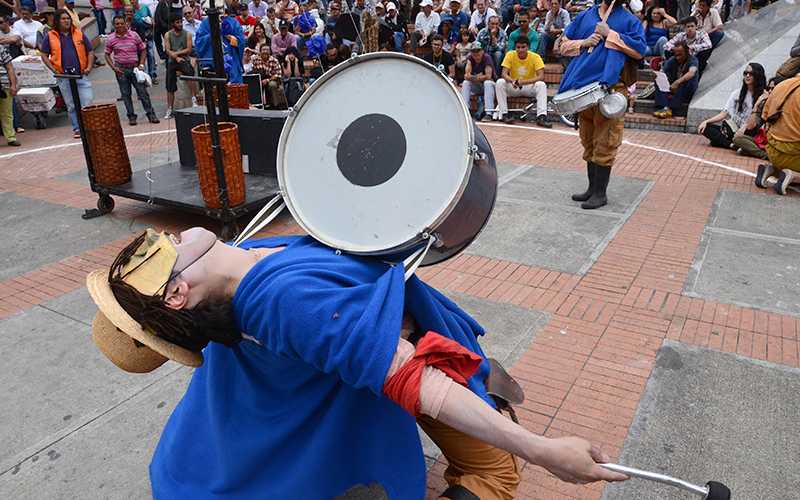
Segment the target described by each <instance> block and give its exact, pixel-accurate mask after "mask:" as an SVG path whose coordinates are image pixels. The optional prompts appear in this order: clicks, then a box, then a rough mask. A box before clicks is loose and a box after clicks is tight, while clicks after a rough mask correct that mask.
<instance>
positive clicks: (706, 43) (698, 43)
mask: <svg viewBox="0 0 800 500" xmlns="http://www.w3.org/2000/svg"><path fill="white" fill-rule="evenodd" d="M681 25H683V31H681V32H680V33H678V34H677V35H675V36H674V37H672V39H671V40H670V41H668V42H667V43H666V45H664V53H665V55H666V56H669V55H671V54H669V52H671V51H672V47H674V46H675V44H676V43H678V42H686V45H687V46H688V47H689V54H691V55H693V56H695V57H696V58H697V62H698V63H699V64H700V66H699V71H700V74H701V75H702V74H703V70H704V69H705V67H706V62H708V57H709V56H710V55H711V39H710V38H708V35H707V34H706V32H705V31H700V30H698V29H697V20H696V19H695V18H694V17H693V16H689V17H687V18H686V19H683V20H681Z"/></svg>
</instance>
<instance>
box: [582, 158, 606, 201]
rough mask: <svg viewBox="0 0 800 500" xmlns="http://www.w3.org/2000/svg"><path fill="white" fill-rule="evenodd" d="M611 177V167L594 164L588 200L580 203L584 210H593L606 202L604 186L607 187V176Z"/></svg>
mask: <svg viewBox="0 0 800 500" xmlns="http://www.w3.org/2000/svg"><path fill="white" fill-rule="evenodd" d="M609 177H611V167H604V166H602V165H595V172H594V190H593V191H592V196H590V197H589V199H588V200H586V201H584V202H583V203H581V208H583V209H584V210H594V209H595V208H600V207H603V206H605V205H606V204H608V199H607V198H606V188H608V178H609Z"/></svg>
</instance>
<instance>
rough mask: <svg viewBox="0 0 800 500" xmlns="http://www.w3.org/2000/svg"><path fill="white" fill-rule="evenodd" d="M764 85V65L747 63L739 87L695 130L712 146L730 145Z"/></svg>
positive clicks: (726, 146) (724, 146)
mask: <svg viewBox="0 0 800 500" xmlns="http://www.w3.org/2000/svg"><path fill="white" fill-rule="evenodd" d="M766 86H767V78H766V76H765V75H764V67H763V66H761V65H760V64H758V63H750V64H748V65H747V67H746V68H745V70H744V73H743V79H742V87H741V89H736V90H734V91H733V92H732V93H731V95H730V97H728V102H727V103H726V104H725V109H723V110H722V111H720V112H719V113H717V114H716V115H714V116H712V117H711V118H709V119H708V120H705V121H703V122H701V123H700V125H699V126H698V127H697V131H698V132H699V133H701V134H703V135H704V136H705V137H706V138H707V139H708V140H709V141H711V145H712V146H714V147H717V148H730V147H732V145H733V137H734V135H735V134H736V132H737V131H739V129H742V127H744V126H745V123H746V120H747V117H749V116H750V113H752V112H753V103H754V102H756V101H757V100H758V98H759V97H761V93H762V92H763V91H764V89H765V88H766Z"/></svg>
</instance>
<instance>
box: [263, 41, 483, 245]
mask: <svg viewBox="0 0 800 500" xmlns="http://www.w3.org/2000/svg"><path fill="white" fill-rule="evenodd" d="M373 59H399V60H404V61H408V62H412V63H415V64H418V65H420V66H421V67H423V68H425V69H428V70H429V71H433V72H434V74H435V75H436V76H437V77H438V78H440V79H441V81H442V82H444V83H445V84H447V86H448V88H449V89H450V91H451V92H452V93H453V95H454V96H455V97H456V100H457V101H458V102H459V103H460V105H461V111H462V113H463V116H464V123H466V124H467V136H468V141H469V143H468V144H466V145H465V155H466V159H467V168H466V170H465V172H464V176H463V178H462V179H461V184H460V185H459V187H458V190H457V191H456V193H455V195H454V196H453V198H452V199H450V200H449V202H448V204H447V208H446V209H445V210H444V211H442V213H441V214H439V215H438V216H437V217H436V218H435V219H434V220H433V221H432V222H431V223H430V224H429V225H428V227H425V228H420V232H419V233H418V234H417V236H416V237H415V238H412V239H411V240H408V241H407V242H405V243H403V244H401V245H397V246H395V247H392V248H380V249H375V248H373V247H363V248H353V247H350V248H343V247H342V248H340V246H339V245H338V244H336V243H334V242H331V241H327V240H326V239H325V238H323V237H321V236H320V235H318V234H316V233H315V232H314V231H312V230H311V228H310V227H308V225H307V224H306V222H305V221H304V220H303V219H302V217H300V215H299V213H298V211H297V208H296V207H295V206H294V203H293V202H292V200H291V197H290V196H289V193H288V192H287V190H286V189H285V186H286V178H285V172H284V169H285V167H286V165H285V163H286V161H285V160H286V148H287V141H288V138H289V133H290V131H291V129H292V126H293V125H294V122H295V121H297V118H298V116H299V114H300V111H302V109H303V106H304V105H305V104H306V102H308V100H309V99H311V97H312V96H313V95H314V93H315V92H317V91H318V90H319V89H320V88H322V86H323V85H324V84H325V82H327V81H328V80H330V79H332V78H333V77H335V76H336V75H338V74H339V73H341V72H343V71H345V70H347V69H348V68H350V67H352V66H355V65H356V64H360V63H364V62H368V61H371V60H373ZM474 148H475V124H474V123H473V121H472V116H471V115H470V113H469V108H468V107H467V105H466V104H464V102H463V99H462V98H461V92H459V91H458V89H457V88H456V87H455V85H454V84H453V82H452V81H451V80H450V79H449V78H447V77H446V76H445V75H443V74H442V72H441V71H439V70H438V69H437V68H436V67H434V66H433V65H432V64H430V63H428V62H427V61H423V60H422V59H420V58H418V57H416V56H412V55H408V54H405V53H401V52H371V53H368V54H362V55H358V56H355V57H352V58H350V59H348V60H347V61H344V62H342V63H339V64H337V65H336V66H334V67H333V68H332V69H331V70H329V71H326V72H325V73H323V74H322V76H321V77H319V78H318V79H317V80H315V81H314V83H313V84H311V86H310V87H309V88H308V89H306V91H305V92H303V95H302V96H300V99H298V101H297V104H295V106H293V107H292V108H290V109H289V114H288V116H287V117H286V121H285V123H284V124H283V128H282V129H281V135H280V137H279V139H278V151H277V153H278V155H277V159H276V161H275V163H276V170H277V176H278V186H279V189H280V192H281V195H282V197H283V200H284V202H285V203H286V207H287V208H288V209H289V212H290V213H291V214H292V217H293V218H294V220H295V222H297V224H298V225H299V226H300V227H301V228H302V229H303V230H304V231H305V232H306V233H308V234H309V235H310V236H311V237H313V238H314V239H316V240H318V241H319V242H321V243H323V244H325V245H327V246H329V247H331V248H334V249H338V250H343V251H346V252H349V253H352V254H357V255H386V254H391V253H395V252H400V251H404V250H406V249H409V248H412V247H414V246H416V245H417V244H419V243H420V242H421V241H423V240H424V238H425V237H426V236H423V234H425V233H432V232H435V230H436V228H437V227H438V226H439V225H441V224H442V222H444V221H445V220H446V219H447V217H448V216H449V215H450V214H451V213H452V212H453V210H454V209H455V207H456V205H457V204H458V200H460V199H461V197H462V196H463V195H464V191H465V190H466V188H467V185H468V184H469V180H470V174H471V173H472V168H473V163H474V161H473V160H474V158H473V152H474Z"/></svg>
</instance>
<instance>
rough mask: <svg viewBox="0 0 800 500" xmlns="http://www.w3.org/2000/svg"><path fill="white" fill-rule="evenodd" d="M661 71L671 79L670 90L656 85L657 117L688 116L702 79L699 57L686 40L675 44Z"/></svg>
mask: <svg viewBox="0 0 800 500" xmlns="http://www.w3.org/2000/svg"><path fill="white" fill-rule="evenodd" d="M661 71H663V72H664V73H665V74H666V75H667V80H669V92H662V91H661V90H659V89H658V87H656V89H655V100H656V106H658V111H656V112H655V113H653V114H654V115H655V116H656V117H657V118H672V117H673V116H686V111H687V110H688V109H689V103H690V102H691V100H692V97H693V96H694V93H695V91H696V90H697V82H698V81H699V79H700V73H699V69H698V62H697V58H696V57H695V56H693V55H691V54H689V47H687V46H686V42H678V43H677V44H675V47H673V48H672V57H670V58H669V59H667V61H666V62H665V63H664V64H662V65H661Z"/></svg>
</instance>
